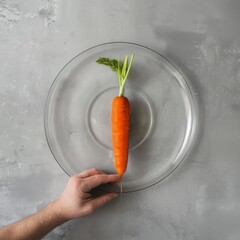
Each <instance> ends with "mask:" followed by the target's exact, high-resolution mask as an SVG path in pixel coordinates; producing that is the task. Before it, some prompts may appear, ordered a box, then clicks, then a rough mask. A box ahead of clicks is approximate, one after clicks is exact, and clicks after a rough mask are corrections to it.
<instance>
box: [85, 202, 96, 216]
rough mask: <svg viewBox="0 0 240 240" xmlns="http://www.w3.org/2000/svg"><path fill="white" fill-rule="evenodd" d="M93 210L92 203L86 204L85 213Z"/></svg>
mask: <svg viewBox="0 0 240 240" xmlns="http://www.w3.org/2000/svg"><path fill="white" fill-rule="evenodd" d="M94 210H95V208H94V206H93V205H91V204H89V205H88V206H86V213H87V214H91V213H93V212H94Z"/></svg>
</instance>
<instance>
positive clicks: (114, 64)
mask: <svg viewBox="0 0 240 240" xmlns="http://www.w3.org/2000/svg"><path fill="white" fill-rule="evenodd" d="M134 56H135V54H134V53H133V54H132V56H131V59H130V63H128V55H127V56H126V57H125V59H124V61H123V62H121V61H120V59H118V60H116V59H109V58H104V57H100V58H99V59H98V60H97V61H96V62H97V63H99V64H103V65H106V66H109V67H110V68H111V69H112V70H113V71H114V72H117V73H118V80H119V96H120V97H122V96H124V87H125V83H126V80H127V78H128V75H129V72H130V69H131V66H132V62H133V59H134Z"/></svg>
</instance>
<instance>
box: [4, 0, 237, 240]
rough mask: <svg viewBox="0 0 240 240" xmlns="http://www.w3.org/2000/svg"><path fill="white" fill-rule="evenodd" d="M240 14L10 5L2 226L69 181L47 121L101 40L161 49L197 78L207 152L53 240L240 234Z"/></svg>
mask: <svg viewBox="0 0 240 240" xmlns="http://www.w3.org/2000/svg"><path fill="white" fill-rule="evenodd" d="M239 9H240V2H239V1H238V0H229V1H224V0H220V1H214V0H208V1H207V0H203V1H196V0H181V1H177V0H169V1H157V0H149V1H143V0H131V1H126V0H124V1H117V0H104V1H103V0H99V1H93V0H88V1H83V0H72V1H60V0H35V1H33V0H0V53H1V60H0V61H1V62H0V63H1V64H0V76H1V78H0V81H1V88H0V113H1V117H0V146H1V148H0V226H3V225H6V224H9V223H11V222H13V221H16V220H18V219H21V218H23V217H25V216H27V215H29V214H32V213H34V212H36V211H37V210H38V209H41V208H42V207H43V206H45V205H46V204H48V203H49V202H50V201H52V200H54V199H56V198H57V197H58V196H59V194H60V193H61V191H62V190H63V188H64V186H65V184H66V182H67V179H68V177H67V176H66V174H65V173H64V172H63V171H62V169H61V168H60V167H59V166H58V164H57V163H56V162H55V160H54V158H53V157H52V155H51V153H50V150H49V148H48V145H47V142H46V139H45V134H44V127H43V112H44V105H45V100H46V96H47V93H48V89H49V87H50V85H51V83H52V81H53V79H54V78H55V76H56V75H57V73H58V72H59V71H60V69H61V68H62V66H64V65H65V63H66V62H67V61H68V60H69V59H71V58H72V57H74V56H75V55H76V54H78V53H79V52H81V51H83V50H85V49H87V48H89V47H91V46H94V45H97V44H100V43H104V42H111V41H128V42H135V43H139V44H143V45H145V46H148V47H150V48H152V49H154V50H156V51H159V52H161V53H162V54H164V55H165V56H166V57H167V58H169V59H170V60H171V61H172V62H173V63H174V64H176V65H177V66H178V67H179V69H180V70H181V71H182V72H183V73H184V74H185V75H186V76H187V77H188V78H189V79H190V82H191V85H192V87H193V90H194V93H195V96H196V98H197V99H198V103H199V111H200V129H199V134H198V139H197V141H196V144H195V148H194V149H193V151H192V153H191V154H190V156H189V157H188V158H187V159H186V160H185V161H184V162H183V163H182V164H181V165H180V166H179V167H178V168H177V169H176V170H175V171H174V172H173V173H172V174H171V175H170V176H169V177H167V178H166V179H165V180H164V181H163V182H161V183H159V184H157V185H155V186H153V187H151V188H149V189H146V190H143V191H140V192H136V193H131V194H126V195H123V196H122V198H119V199H117V200H116V201H114V202H111V203H110V204H109V205H108V206H106V207H104V208H102V209H100V210H99V211H97V212H96V213H95V214H93V215H91V216H89V217H86V218H84V219H81V220H76V221H72V222H69V223H67V224H65V225H63V226H61V227H59V228H57V229H56V230H54V231H53V232H52V233H51V234H49V235H48V236H46V237H45V239H82V240H85V239H86V240H88V239H114V240H117V239H119V240H120V239H121V240H122V239H126V240H133V239H138V240H145V239H151V240H155V239H156V240H157V239H171V240H174V239H177V240H181V239H183V240H187V239H189V240H193V239H199V240H206V239H208V240H215V239H225V240H233V239H234V240H235V239H237V238H238V237H239V235H240V229H239V227H238V225H239V222H240V190H239V185H240V178H239V170H240V161H239V156H240V147H239V142H240V127H239V117H240V95H239V92H240V32H239V21H240V16H239Z"/></svg>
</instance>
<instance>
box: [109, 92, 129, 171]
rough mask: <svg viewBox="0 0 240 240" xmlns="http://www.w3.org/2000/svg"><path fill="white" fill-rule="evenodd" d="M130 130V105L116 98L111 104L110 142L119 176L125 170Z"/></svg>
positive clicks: (126, 100)
mask: <svg viewBox="0 0 240 240" xmlns="http://www.w3.org/2000/svg"><path fill="white" fill-rule="evenodd" d="M129 130H130V103H129V100H128V99H127V98H126V97H120V96H117V97H115V98H114V99H113V102H112V142H113V151H114V159H115V167H116V169H117V172H118V173H119V174H120V175H123V174H124V173H125V171H126V170H127V163H128V145H129Z"/></svg>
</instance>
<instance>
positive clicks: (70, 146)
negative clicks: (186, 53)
mask: <svg viewBox="0 0 240 240" xmlns="http://www.w3.org/2000/svg"><path fill="white" fill-rule="evenodd" d="M132 53H135V59H134V62H133V66H132V70H131V73H130V76H129V79H128V81H127V83H126V90H125V95H126V96H127V97H128V98H129V100H130V104H131V131H130V151H129V161H128V169H127V172H126V173H125V175H124V178H123V189H124V191H125V192H129V191H136V190H140V189H143V188H146V187H149V186H151V185H153V184H155V183H157V182H159V181H161V180H162V179H163V178H165V177H166V176H167V175H169V174H170V173H171V172H172V171H173V170H174V169H175V168H176V167H177V166H178V165H179V163H180V162H181V161H182V160H183V159H184V157H185V156H186V153H187V152H188V150H189V147H190V146H191V144H192V142H193V138H194V135H195V129H196V108H195V103H194V98H193V95H192V93H191V89H190V87H189V86H188V84H187V82H186V81H185V79H184V78H183V76H182V75H181V74H180V72H179V71H178V70H177V69H176V68H175V67H174V66H173V65H172V64H171V63H170V62H169V61H168V60H167V59H166V58H164V57H163V56H161V55H160V54H159V53H157V52H155V51H153V50H151V49H149V48H147V47H144V46H141V45H137V44H132V43H123V42H122V43H121V42H115V43H106V44H102V45H98V46H95V47H93V48H90V49H88V50H86V51H84V52H82V53H80V54H79V55H77V56H76V57H74V58H73V59H72V60H71V61H70V62H68V63H67V64H66V65H65V66H64V67H63V69H62V70H61V71H60V72H59V74H58V75H57V77H56V79H55V81H54V82H53V84H52V86H51V88H50V91H49V94H48V98H47V102H46V108H45V118H44V121H45V132H46V138H47V142H48V144H49V147H50V149H51V151H52V153H53V155H54V157H55V159H56V160H57V162H58V163H59V165H60V166H61V167H62V168H63V170H64V171H65V172H66V173H67V174H68V175H70V176H71V175H74V174H76V173H79V172H81V171H83V170H86V169H87V168H91V167H95V168H98V169H101V170H103V171H105V172H108V173H114V172H116V171H115V167H114V158H113V151H112V142H111V122H110V113H111V101H112V99H113V97H114V96H116V95H117V94H118V78H117V74H116V73H115V72H113V71H111V69H110V68H108V67H106V66H103V65H99V64H97V63H96V60H97V59H98V58H99V57H109V58H119V57H120V58H121V59H123V58H124V57H125V55H126V54H128V55H131V54H132ZM110 190H116V189H110Z"/></svg>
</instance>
